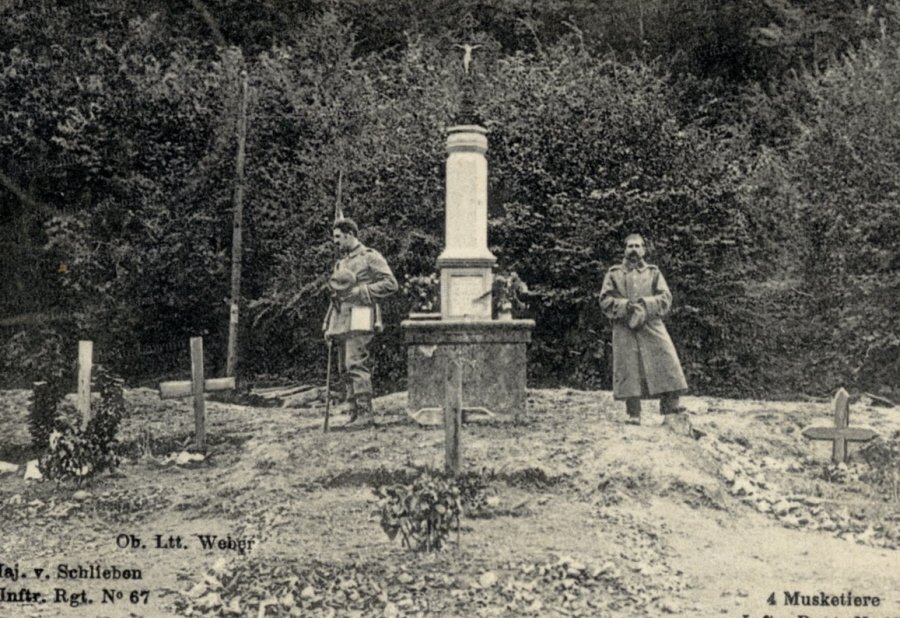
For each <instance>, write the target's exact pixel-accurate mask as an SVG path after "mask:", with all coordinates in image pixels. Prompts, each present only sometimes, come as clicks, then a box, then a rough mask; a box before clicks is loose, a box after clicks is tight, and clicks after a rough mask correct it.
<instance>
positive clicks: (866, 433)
mask: <svg viewBox="0 0 900 618" xmlns="http://www.w3.org/2000/svg"><path fill="white" fill-rule="evenodd" d="M833 404H834V427H807V428H806V429H804V430H803V432H802V433H803V436H804V437H806V438H808V439H810V440H831V441H832V443H833V445H834V446H833V449H832V452H831V459H832V460H833V461H834V463H843V462H846V461H847V443H848V442H868V441H869V440H872V439H873V438H877V437H878V434H877V433H875V432H874V431H872V430H871V429H863V428H860V427H850V426H849V425H850V395H849V394H848V393H847V391H846V390H844V389H843V388H842V389H840V390H839V391H838V392H837V393H835V395H834V400H833Z"/></svg>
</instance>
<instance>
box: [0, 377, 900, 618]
mask: <svg viewBox="0 0 900 618" xmlns="http://www.w3.org/2000/svg"><path fill="white" fill-rule="evenodd" d="M126 400H127V403H128V409H129V416H128V418H127V419H125V421H124V422H123V427H122V440H123V444H124V447H125V452H126V459H125V462H124V463H123V465H122V466H121V467H120V469H119V470H118V471H117V473H115V474H112V475H108V476H104V477H102V478H99V479H97V480H95V481H94V482H93V483H92V484H91V485H90V486H87V487H83V488H75V487H69V486H67V485H59V486H57V485H56V484H55V483H53V482H34V481H25V480H24V479H23V478H22V472H23V471H24V463H25V461H24V460H25V459H27V458H28V457H29V456H31V455H32V454H30V453H29V448H28V443H29V436H28V431H27V424H26V423H27V418H26V417H27V402H28V393H27V392H22V391H7V392H5V393H3V394H2V397H0V414H2V420H3V425H4V427H5V428H8V430H7V431H6V432H5V438H4V443H3V445H2V447H0V454H2V457H0V458H2V459H5V460H6V461H10V460H12V463H14V464H21V465H20V466H19V468H18V471H16V472H9V473H7V474H5V475H4V476H0V534H2V535H3V538H4V546H3V556H2V562H3V563H5V564H16V563H17V564H18V565H19V567H20V570H21V572H23V573H27V574H28V576H29V577H28V578H23V579H20V580H18V581H15V582H10V581H5V582H3V584H5V585H6V587H7V588H8V589H11V588H12V587H13V586H15V588H17V589H18V588H19V587H21V586H22V585H23V584H24V585H25V586H26V587H30V588H31V589H33V590H35V591H40V592H42V593H45V594H46V596H47V598H48V602H47V603H42V604H17V605H11V604H9V603H5V604H4V603H0V615H7V614H4V613H3V612H4V611H8V610H14V613H12V614H9V615H17V616H20V615H23V616H28V615H31V616H74V615H90V616H252V617H262V616H417V615H421V616H522V615H534V616H616V617H619V616H626V617H627V616H659V615H664V614H671V615H684V616H718V615H722V616H743V615H744V614H748V615H751V616H763V615H765V614H766V613H768V614H772V615H775V616H779V615H783V616H794V615H800V614H802V613H804V611H805V612H806V613H808V614H809V615H810V616H812V615H814V612H813V611H808V610H811V609H813V608H807V610H805V609H804V606H802V605H796V606H787V607H786V606H785V605H786V604H787V603H791V602H796V603H798V604H799V603H802V601H803V599H807V600H810V602H811V599H812V597H813V596H814V595H819V594H820V593H824V594H825V595H841V594H846V593H848V592H850V591H852V595H856V596H859V597H861V596H863V595H865V596H868V597H878V598H879V599H880V605H879V606H878V607H877V608H871V607H869V608H868V609H867V611H866V612H865V613H866V615H868V616H869V617H871V618H876V617H888V616H898V615H900V599H898V597H897V594H896V591H897V590H900V569H898V568H897V566H898V564H900V561H898V553H897V548H898V543H900V508H898V507H900V501H898V495H897V489H898V482H900V410H897V409H893V408H876V407H871V406H866V405H862V404H856V405H854V406H853V407H852V412H851V422H852V424H853V425H864V426H868V427H871V428H873V429H875V430H876V431H878V432H879V434H880V436H881V438H879V439H878V440H877V441H875V442H874V443H870V444H869V445H868V446H866V447H865V448H860V447H854V448H853V449H852V450H851V461H850V462H849V464H846V465H843V464H842V465H840V466H835V465H833V464H831V463H830V461H829V459H830V445H829V444H828V443H812V442H809V441H808V440H806V439H804V438H803V437H802V436H801V435H800V430H801V429H802V428H803V427H805V426H807V425H811V424H821V425H827V424H829V423H830V419H831V413H830V405H829V403H828V402H821V403H815V402H808V403H774V402H751V401H735V400H721V399H709V398H685V404H686V405H687V406H688V408H689V410H690V420H691V422H692V424H693V425H694V426H695V427H696V428H697V429H699V430H700V431H701V432H703V434H704V436H703V437H702V438H700V439H699V440H694V439H690V438H688V437H683V436H680V435H676V434H674V433H673V432H671V431H669V430H668V429H667V428H665V427H664V426H661V424H660V423H661V417H659V415H658V414H657V411H656V410H655V409H654V408H653V406H652V404H651V405H647V406H645V413H644V422H643V423H642V425H640V426H633V425H627V424H625V422H624V420H625V419H624V412H623V411H622V409H621V404H620V403H617V402H613V401H612V399H611V397H610V395H609V393H604V392H582V391H572V390H535V391H530V392H529V401H528V409H527V411H526V412H525V413H524V414H523V415H522V416H521V418H520V419H518V422H517V423H511V422H504V421H502V420H496V421H491V422H477V423H474V422H473V423H470V424H468V425H466V426H465V427H464V429H463V433H462V462H463V467H464V469H466V470H468V471H480V472H481V474H482V476H483V478H484V479H486V483H487V493H488V497H487V500H486V502H485V504H484V505H483V507H482V508H480V509H479V510H478V512H477V513H475V512H473V513H470V514H469V516H467V517H464V518H463V519H462V522H461V530H460V531H459V542H458V543H457V542H456V535H453V537H452V539H451V543H450V544H449V546H448V547H447V548H445V549H444V550H443V551H440V552H434V553H422V554H419V553H415V552H411V551H409V550H406V549H403V548H402V547H401V546H400V544H399V542H398V541H397V540H393V541H392V540H390V539H388V537H387V536H386V535H385V534H384V533H383V531H382V530H381V527H380V526H379V513H378V498H377V497H376V495H375V493H374V491H373V489H374V488H375V487H378V486H382V485H389V484H395V483H406V482H409V481H411V480H412V479H414V478H415V477H416V476H417V475H418V474H420V473H421V471H422V470H424V469H432V470H440V469H441V468H442V467H443V458H444V437H443V432H442V431H441V430H440V429H429V428H423V427H420V426H418V425H416V424H415V423H414V422H412V421H410V420H409V419H408V418H407V417H406V415H405V406H406V399H405V395H404V394H395V395H391V396H388V397H382V398H380V399H378V400H376V402H375V406H376V409H377V410H378V411H379V412H380V413H381V414H382V416H381V419H380V425H379V427H378V428H377V429H375V430H368V431H349V430H344V429H342V428H341V425H342V424H343V423H344V422H345V420H346V416H344V415H342V414H340V410H336V411H335V417H334V418H333V422H332V426H333V427H334V430H333V431H332V432H330V433H328V434H323V433H322V430H321V412H322V409H321V407H315V408H280V407H279V408H275V407H266V408H254V407H246V406H239V405H234V404H228V403H219V402H210V403H208V406H207V419H208V420H207V434H208V436H209V438H208V439H209V442H210V448H209V452H208V453H207V454H206V456H205V457H203V458H197V459H192V458H188V457H180V458H179V457H178V455H179V454H180V453H181V452H182V450H183V449H184V448H185V446H186V445H188V444H189V443H190V439H191V433H192V423H193V416H192V412H191V408H190V405H189V402H185V401H172V400H167V401H160V400H159V398H158V395H157V393H156V392H155V391H152V390H149V389H135V390H129V391H126ZM213 537H215V538H213ZM134 539H138V543H137V545H138V546H137V547H134V544H135V543H134ZM144 546H145V547H144ZM61 564H64V565H67V566H66V569H71V568H74V567H75V566H76V565H85V566H90V565H98V566H99V567H101V568H109V567H113V566H115V567H116V568H117V569H119V570H120V571H121V570H126V569H128V570H130V571H131V572H134V571H140V575H141V579H139V580H128V581H125V580H122V579H118V580H104V579H88V578H82V579H76V580H71V579H65V580H64V579H61V578H60V577H59V574H60V571H59V565H61ZM35 568H37V569H44V571H43V573H48V574H50V578H49V579H43V580H41V579H34V577H33V575H32V574H33V573H34V571H33V570H34V569H35ZM57 589H61V590H63V591H64V592H65V593H66V597H65V598H66V599H68V600H69V601H70V600H71V599H72V598H76V596H77V595H78V593H80V592H82V591H83V592H84V599H85V600H86V601H93V602H92V603H90V604H89V605H87V606H85V605H80V606H78V607H71V603H69V602H62V601H61V602H58V603H57V602H53V601H54V598H53V597H54V595H56V594H58V593H56V590H57ZM105 590H112V591H113V592H112V595H111V596H112V598H109V597H108V596H105V592H104V591H105ZM134 591H137V592H138V595H137V596H136V597H132V596H131V593H132V592H134ZM143 591H146V593H147V594H146V598H145V597H144V595H143ZM116 592H122V596H121V597H117V596H116ZM77 598H79V599H80V598H81V597H77ZM132 600H134V601H135V602H132ZM770 601H774V603H775V605H774V606H773V605H771V604H770ZM851 603H852V599H851ZM819 613H821V610H819ZM856 613H857V614H859V610H857V611H856ZM832 614H833V615H836V616H844V615H846V616H851V615H854V614H853V611H852V608H851V609H846V608H845V609H844V610H840V611H832V612H831V613H829V614H828V615H829V616H831V615H832Z"/></svg>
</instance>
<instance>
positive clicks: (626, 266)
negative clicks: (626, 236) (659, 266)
mask: <svg viewBox="0 0 900 618" xmlns="http://www.w3.org/2000/svg"><path fill="white" fill-rule="evenodd" d="M647 267H648V264H647V262H645V261H644V260H641V261H640V262H638V263H637V264H632V263H631V262H629V261H628V260H622V269H623V270H624V271H625V272H626V273H627V272H631V271H632V270H636V271H638V272H639V273H642V272H644V271H645V270H647Z"/></svg>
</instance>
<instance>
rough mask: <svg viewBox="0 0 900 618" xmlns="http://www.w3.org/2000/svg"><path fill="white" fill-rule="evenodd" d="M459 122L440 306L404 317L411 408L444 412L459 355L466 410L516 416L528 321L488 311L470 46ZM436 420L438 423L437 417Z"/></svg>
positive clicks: (483, 197) (481, 131)
mask: <svg viewBox="0 0 900 618" xmlns="http://www.w3.org/2000/svg"><path fill="white" fill-rule="evenodd" d="M459 47H461V48H463V49H465V51H466V56H465V57H464V66H465V68H466V80H465V86H464V91H463V103H462V109H461V110H460V114H459V115H458V117H457V122H455V123H454V125H453V126H451V127H450V128H449V129H448V131H447V133H448V135H447V176H446V227H445V241H444V250H443V252H442V253H441V255H440V256H439V257H438V259H437V266H438V269H439V270H440V275H441V312H440V315H439V316H438V315H437V314H413V315H411V316H410V319H409V320H405V321H404V322H403V323H402V325H401V326H402V327H403V330H404V336H405V340H406V344H407V346H408V348H407V350H408V351H407V383H408V390H409V412H410V414H412V415H413V416H414V417H415V418H417V419H421V418H425V417H429V414H424V412H426V411H430V412H431V413H432V414H430V417H431V418H435V419H442V412H441V406H442V405H443V403H444V394H445V393H444V389H445V382H446V381H445V377H446V375H447V371H448V362H451V361H452V360H453V359H457V358H461V359H464V360H465V361H466V362H465V365H464V368H463V374H462V384H463V401H462V408H463V410H466V409H467V408H468V409H487V410H490V411H491V412H493V413H495V414H497V415H498V416H501V417H507V418H515V416H516V415H517V414H518V413H519V412H521V411H523V410H524V407H525V386H526V365H527V359H526V345H527V344H528V342H529V341H531V331H532V329H533V328H534V321H532V320H497V319H494V317H493V299H492V294H491V287H492V284H493V268H494V266H495V265H496V263H497V258H496V257H495V256H494V254H493V253H491V251H490V249H488V225H487V222H488V216H487V215H488V212H487V211H488V162H487V158H486V156H485V155H486V153H487V150H488V139H487V130H486V129H485V128H484V127H483V126H481V124H480V120H479V119H478V116H477V114H476V113H475V111H474V109H475V104H474V93H473V82H472V76H471V74H470V73H469V65H470V64H471V62H472V57H471V52H472V50H473V49H476V48H477V46H471V45H465V46H459ZM436 422H441V420H437V421H436Z"/></svg>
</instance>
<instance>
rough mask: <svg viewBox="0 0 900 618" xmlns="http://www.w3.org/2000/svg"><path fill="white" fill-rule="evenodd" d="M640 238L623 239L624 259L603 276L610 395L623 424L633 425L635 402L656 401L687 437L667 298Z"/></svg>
mask: <svg viewBox="0 0 900 618" xmlns="http://www.w3.org/2000/svg"><path fill="white" fill-rule="evenodd" d="M645 253H646V249H645V247H644V239H643V237H642V236H641V235H640V234H631V235H629V236H628V237H627V238H626V239H625V259H624V260H623V262H622V263H621V264H616V265H615V266H613V267H612V268H610V269H609V271H608V272H607V273H606V277H604V279H603V287H602V288H601V290H600V307H601V309H602V310H603V313H604V314H605V315H606V317H607V318H609V319H610V320H611V321H612V330H613V396H614V397H615V399H617V400H622V399H624V400H625V410H626V412H627V415H628V422H629V423H631V424H635V425H639V424H640V418H641V399H644V398H656V397H659V399H660V402H659V403H660V405H659V408H660V412H661V413H662V414H664V415H665V419H664V422H665V423H666V424H667V425H670V426H672V428H673V429H674V430H676V431H678V432H679V433H686V434H689V433H690V431H691V430H690V426H689V423H688V424H687V427H684V424H685V423H687V419H686V418H685V415H684V414H683V413H684V408H682V407H680V406H679V404H678V396H679V393H681V392H683V391H685V390H686V389H687V382H686V381H685V379H684V373H683V372H682V370H681V363H680V362H679V360H678V354H677V352H676V351H675V346H674V345H673V344H672V339H671V338H670V337H669V333H668V331H667V330H666V327H665V325H664V324H663V321H662V318H663V317H664V316H665V315H667V314H668V313H669V310H670V309H671V307H672V293H671V292H670V291H669V286H668V285H666V280H665V279H664V278H663V275H662V273H661V272H659V269H658V268H657V267H656V266H654V265H652V264H647V263H646V262H645V261H644V255H645Z"/></svg>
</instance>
